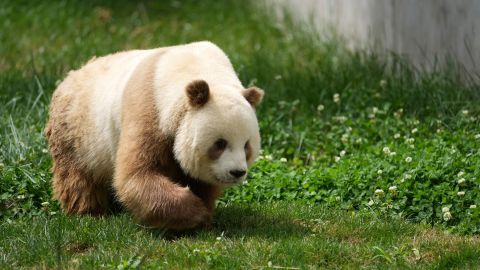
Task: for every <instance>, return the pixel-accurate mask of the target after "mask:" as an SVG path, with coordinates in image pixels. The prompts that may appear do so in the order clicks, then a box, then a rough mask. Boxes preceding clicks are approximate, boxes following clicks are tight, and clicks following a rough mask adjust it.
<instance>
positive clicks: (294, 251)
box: [0, 202, 480, 269]
mask: <svg viewBox="0 0 480 270" xmlns="http://www.w3.org/2000/svg"><path fill="white" fill-rule="evenodd" d="M1 228H2V230H1V231H0V236H1V238H0V239H1V240H0V246H1V247H2V248H3V252H2V253H3V254H2V257H3V258H2V261H1V262H0V267H1V268H9V267H12V268H17V267H19V266H31V265H35V266H38V267H44V268H50V267H53V266H63V267H67V268H78V269H85V268H99V267H105V268H119V269H128V268H130V267H131V268H135V266H137V265H140V266H141V267H142V268H150V267H151V268H158V267H160V268H173V269H192V268H193V269H198V268H202V269H205V268H215V269H219V268H220V269H239V268H244V269H268V268H283V269H309V268H310V269H312V268H322V267H324V268H360V267H361V268H369V269H376V268H381V269H384V268H385V267H399V268H409V267H419V268H425V269H430V268H432V269H438V268H441V269H442V268H468V267H470V268H476V267H477V266H478V265H479V264H480V250H479V249H478V245H479V244H480V238H465V237H461V236H456V235H446V234H444V233H443V232H441V231H439V230H437V229H432V228H429V227H428V226H419V225H413V224H411V223H406V222H404V221H402V220H399V219H391V218H386V217H379V216H377V215H375V214H372V213H359V212H352V211H350V212H347V211H338V210H331V209H327V208H323V207H321V206H308V205H304V204H300V203H286V202H278V203H267V204H249V205H244V204H240V205H229V206H226V207H221V208H220V209H219V211H218V215H217V221H216V223H215V225H214V227H213V228H212V229H208V230H205V229H199V230H197V231H193V232H190V233H188V234H184V235H173V234H171V233H166V234H165V233H162V232H158V231H150V230H148V229H145V228H143V227H141V226H139V225H135V224H134V223H133V222H132V220H130V217H129V216H128V215H126V214H122V215H118V216H114V217H108V218H101V219H98V218H90V217H82V218H78V217H74V218H71V217H65V216H54V217H43V216H42V217H37V218H35V219H33V221H32V220H31V219H28V220H25V219H22V220H17V221H16V222H15V223H14V224H11V225H10V224H4V225H2V226H1Z"/></svg>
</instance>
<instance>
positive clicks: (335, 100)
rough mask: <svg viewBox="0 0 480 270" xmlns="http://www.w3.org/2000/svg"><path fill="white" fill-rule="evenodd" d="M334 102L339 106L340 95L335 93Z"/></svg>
mask: <svg viewBox="0 0 480 270" xmlns="http://www.w3.org/2000/svg"><path fill="white" fill-rule="evenodd" d="M333 102H335V103H337V104H338V103H340V95H339V94H338V93H335V94H334V95H333Z"/></svg>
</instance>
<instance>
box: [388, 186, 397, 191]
mask: <svg viewBox="0 0 480 270" xmlns="http://www.w3.org/2000/svg"><path fill="white" fill-rule="evenodd" d="M388 191H389V192H390V193H395V192H397V186H391V187H389V188H388Z"/></svg>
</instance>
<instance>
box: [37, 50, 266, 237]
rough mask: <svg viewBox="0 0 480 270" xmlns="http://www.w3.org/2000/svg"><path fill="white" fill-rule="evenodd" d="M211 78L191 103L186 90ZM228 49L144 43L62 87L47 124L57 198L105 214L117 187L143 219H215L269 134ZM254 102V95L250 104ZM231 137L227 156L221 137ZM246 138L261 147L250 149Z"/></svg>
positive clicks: (68, 206)
mask: <svg viewBox="0 0 480 270" xmlns="http://www.w3.org/2000/svg"><path fill="white" fill-rule="evenodd" d="M193 80H203V81H206V82H207V83H208V87H209V99H208V102H206V104H204V105H203V106H201V107H199V108H197V107H195V108H194V107H192V106H191V105H189V101H188V97H187V95H186V91H185V89H186V87H187V85H188V84H189V83H191V82H192V81H193ZM262 95H263V92H262V91H261V90H259V89H256V88H251V89H247V90H245V89H244V87H243V86H242V85H241V83H240V81H239V80H238V78H237V76H236V74H235V72H234V70H233V68H232V65H231V64H230V61H229V60H228V58H227V56H226V55H225V54H224V53H223V52H222V51H221V50H220V49H219V48H218V47H217V46H216V45H214V44H212V43H210V42H197V43H191V44H187V45H180V46H172V47H165V48H158V49H152V50H135V51H128V52H121V53H117V54H112V55H109V56H105V57H101V58H97V59H92V60H91V61H90V62H89V63H87V64H86V65H85V66H84V67H82V68H81V69H79V70H78V71H73V72H70V73H69V75H68V76H67V78H66V79H65V80H64V82H62V83H61V84H60V85H59V87H58V88H57V90H56V91H55V93H54V95H53V98H52V103H51V107H50V120H49V123H48V126H47V128H46V135H47V137H48V139H49V148H50V151H51V153H52V157H53V159H54V169H53V171H54V196H55V197H56V198H57V199H58V200H59V201H60V202H61V204H62V207H63V208H64V209H65V210H66V211H67V212H68V213H80V214H81V213H100V214H101V213H104V212H105V211H106V210H108V208H109V206H110V202H111V198H109V197H110V196H111V193H112V192H111V191H112V189H113V191H114V193H115V194H114V195H115V196H116V197H117V198H118V200H119V201H120V202H121V203H122V204H123V205H124V206H126V207H127V208H128V209H129V210H130V211H131V212H132V213H133V214H134V215H135V216H136V217H137V218H138V219H140V220H142V221H143V222H145V223H147V224H150V225H152V226H167V227H170V228H176V229H184V228H190V227H193V226H196V225H198V224H201V223H205V222H208V221H209V220H210V219H211V215H212V213H211V211H213V203H214V201H215V198H216V197H217V196H218V195H219V194H220V192H221V189H222V186H226V185H229V184H232V183H236V182H238V181H241V180H243V179H244V177H245V176H243V177H239V178H235V177H233V178H232V175H230V174H229V172H230V171H231V170H246V169H247V168H248V167H249V166H250V165H251V164H252V162H253V161H254V159H255V158H256V156H257V155H258V151H259V148H260V137H259V131H258V123H257V120H256V116H255V112H254V109H253V107H254V106H255V105H256V104H258V103H259V102H260V100H261V98H262ZM247 100H248V101H247ZM219 138H223V139H225V140H227V141H228V142H229V145H228V147H227V148H226V149H225V152H224V153H223V154H222V156H221V157H220V158H218V159H217V160H211V159H209V158H208V156H207V154H206V153H207V152H208V149H209V147H211V145H212V144H213V143H214V142H215V140H217V139H219ZM246 142H248V143H249V145H250V147H251V153H250V155H248V156H246V154H245V149H244V146H245V144H246Z"/></svg>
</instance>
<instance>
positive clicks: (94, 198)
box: [45, 98, 113, 215]
mask: <svg viewBox="0 0 480 270" xmlns="http://www.w3.org/2000/svg"><path fill="white" fill-rule="evenodd" d="M56 100H57V99H55V98H54V99H53V101H52V109H51V113H50V120H49V123H48V125H47V128H46V129H45V135H46V137H47V139H48V146H49V150H50V153H51V155H52V158H53V197H54V198H55V199H57V200H58V201H59V202H60V205H61V206H62V208H63V210H64V211H65V212H66V213H67V214H92V215H100V214H104V213H106V212H108V211H109V210H110V206H111V202H112V199H113V195H112V194H113V192H112V191H111V188H110V187H108V186H106V183H108V182H107V181H103V180H105V179H101V178H99V177H94V176H93V174H92V173H91V172H89V171H88V170H87V168H85V165H83V164H84V162H82V161H81V160H79V158H78V156H77V155H76V152H77V150H78V147H79V145H80V144H79V143H78V142H77V141H76V140H75V139H72V138H76V136H74V134H75V133H74V132H73V131H72V130H73V128H72V126H71V123H70V122H68V121H67V119H68V118H67V117H66V115H64V114H60V113H59V111H60V112H63V111H65V110H61V109H62V107H60V108H58V107H59V106H60V105H63V104H56V103H55V101H56Z"/></svg>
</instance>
